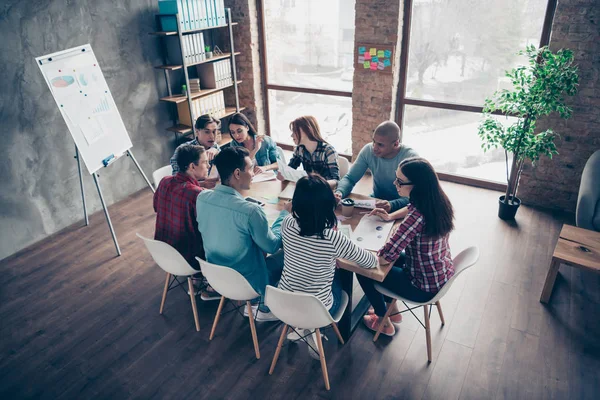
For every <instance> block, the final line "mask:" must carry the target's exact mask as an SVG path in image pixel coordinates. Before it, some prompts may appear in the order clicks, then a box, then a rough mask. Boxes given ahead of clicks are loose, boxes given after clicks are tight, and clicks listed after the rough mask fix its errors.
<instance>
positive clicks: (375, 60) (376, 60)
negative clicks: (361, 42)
mask: <svg viewBox="0 0 600 400" xmlns="http://www.w3.org/2000/svg"><path fill="white" fill-rule="evenodd" d="M371 61H372V62H375V63H376V62H379V58H377V57H371Z"/></svg>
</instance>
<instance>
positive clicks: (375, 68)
mask: <svg viewBox="0 0 600 400" xmlns="http://www.w3.org/2000/svg"><path fill="white" fill-rule="evenodd" d="M375 70H377V63H374V62H372V63H371V71H375Z"/></svg>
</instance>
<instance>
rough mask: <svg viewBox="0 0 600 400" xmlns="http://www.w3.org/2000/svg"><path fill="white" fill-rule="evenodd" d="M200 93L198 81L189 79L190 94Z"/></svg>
mask: <svg viewBox="0 0 600 400" xmlns="http://www.w3.org/2000/svg"><path fill="white" fill-rule="evenodd" d="M199 91H200V79H198V78H190V93H192V94H193V93H198V92H199Z"/></svg>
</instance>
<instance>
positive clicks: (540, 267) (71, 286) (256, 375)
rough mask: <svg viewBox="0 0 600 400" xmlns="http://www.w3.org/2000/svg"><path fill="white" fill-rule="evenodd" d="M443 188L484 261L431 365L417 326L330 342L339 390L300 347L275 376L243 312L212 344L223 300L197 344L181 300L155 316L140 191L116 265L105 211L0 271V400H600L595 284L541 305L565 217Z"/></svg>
mask: <svg viewBox="0 0 600 400" xmlns="http://www.w3.org/2000/svg"><path fill="white" fill-rule="evenodd" d="M444 186H445V188H446V190H447V192H448V194H449V196H450V198H451V200H452V202H453V204H454V207H455V209H456V217H457V218H456V227H457V229H456V231H455V233H453V235H452V238H451V244H452V249H453V253H454V254H457V253H458V251H460V250H461V249H463V248H465V247H467V246H469V245H478V246H479V247H480V249H481V258H480V260H479V263H478V264H477V265H476V266H475V268H473V269H471V270H470V271H468V272H466V273H465V274H464V275H463V277H462V278H460V279H459V280H457V282H456V285H455V286H453V287H452V289H451V290H450V292H449V293H448V295H447V296H446V297H445V298H444V299H443V301H442V306H443V310H444V314H445V317H446V322H447V323H446V326H444V327H443V328H441V327H440V322H439V318H438V316H437V313H436V312H435V311H434V312H433V314H432V315H433V318H432V340H433V362H432V363H431V364H429V365H428V364H427V358H426V350H425V334H424V331H423V329H422V328H421V327H420V325H418V323H417V322H416V321H415V320H414V319H413V318H412V317H411V316H410V315H405V322H404V323H403V324H402V326H401V328H400V329H399V332H398V333H397V334H396V336H395V337H394V338H393V339H390V338H387V337H382V338H380V339H379V341H378V342H377V343H376V344H374V343H373V342H372V340H371V339H372V334H371V333H370V332H368V331H367V330H366V329H365V328H364V327H363V326H361V327H359V328H358V329H357V331H356V332H355V334H354V336H353V337H352V338H351V340H350V341H349V342H348V343H346V344H345V345H343V346H342V345H339V344H338V343H337V342H336V341H335V337H334V335H333V334H332V333H331V332H328V336H329V337H330V340H329V341H328V342H326V343H325V352H326V357H327V364H328V367H329V376H330V380H331V387H332V389H331V391H330V392H327V391H326V390H325V388H324V384H323V381H322V377H321V370H320V365H319V362H318V361H316V360H313V359H311V358H310V357H309V356H308V354H307V351H306V347H305V346H304V345H290V346H287V347H285V348H284V349H283V351H282V353H281V356H280V358H279V363H278V365H277V368H276V370H275V373H274V374H273V375H272V376H269V375H268V369H269V364H270V361H271V358H272V356H273V353H274V351H275V347H276V344H277V339H278V336H279V329H280V325H278V324H275V323H260V324H258V337H259V341H260V350H261V356H262V358H261V359H260V360H256V359H255V358H254V352H253V347H252V340H251V336H250V330H249V325H248V322H247V320H243V319H242V318H240V317H239V316H237V315H234V314H228V315H226V316H225V317H224V318H222V320H221V323H220V326H219V329H218V330H217V334H216V337H215V339H214V340H213V341H212V342H209V341H208V336H209V332H210V324H211V322H212V319H213V317H214V313H215V310H216V307H217V302H210V303H205V302H201V301H200V300H199V301H198V306H199V313H200V324H201V331H200V332H196V331H195V329H194V323H193V318H192V313H191V308H190V303H189V299H188V298H187V297H186V296H185V295H184V293H183V292H181V291H179V290H178V291H174V292H171V293H170V294H169V297H168V298H167V303H166V308H165V313H164V315H162V316H161V315H159V314H158V309H159V304H160V296H161V291H162V285H163V283H164V275H163V273H162V271H161V270H160V269H159V268H158V267H157V266H156V265H155V264H154V263H153V261H152V260H151V258H150V256H149V254H148V253H147V251H146V250H145V248H144V247H143V244H142V242H141V241H140V240H139V239H138V238H137V237H136V236H135V233H136V232H140V233H141V234H143V235H146V236H152V234H153V231H154V213H153V212H152V202H151V193H150V191H149V190H144V191H142V192H139V193H138V194H136V195H134V196H132V197H130V198H129V199H127V200H125V201H123V202H121V203H119V204H116V205H114V206H112V207H110V212H111V215H112V217H113V223H114V226H115V229H116V232H117V234H118V237H119V240H120V244H121V249H122V251H123V255H122V256H121V257H115V251H114V247H113V243H112V240H111V239H110V235H109V232H108V228H107V225H106V223H105V221H104V215H103V214H102V213H97V214H95V215H94V216H92V217H91V219H90V226H89V227H81V226H74V227H71V228H69V229H67V230H65V231H63V232H61V233H59V234H57V235H54V236H53V237H51V238H49V239H47V240H45V241H43V242H41V243H38V244H37V245H35V246H32V247H31V248H29V249H27V250H25V251H22V252H21V253H20V254H17V255H16V256H13V257H10V258H9V259H6V260H4V261H2V262H0V271H1V272H2V273H1V274H0V288H1V289H0V321H2V322H1V325H0V332H1V336H0V350H1V353H0V357H1V358H0V398H2V399H19V398H43V399H90V398H111V399H124V398H140V399H141V398H143V399H148V398H177V399H186V398H210V399H220V398H232V399H238V398H240V399H245V398H265V399H266V398H284V397H285V398H287V399H291V398H302V399H305V398H338V399H350V398H357V399H359V398H374V399H395V398H405V399H421V398H423V399H459V398H460V399H493V398H498V399H520V398H522V399H542V398H548V399H549V398H554V399H597V398H600V344H599V340H598V339H600V318H599V317H600V307H599V305H600V276H598V275H593V274H592V275H590V274H587V273H583V272H581V271H578V270H573V269H571V268H569V267H566V266H562V267H561V270H560V276H559V278H558V279H557V284H556V287H555V291H554V295H553V296H552V298H551V303H550V305H549V306H543V305H542V304H540V303H539V301H538V300H539V296H540V293H541V290H542V286H543V282H544V278H545V274H546V271H547V268H548V266H549V262H550V258H551V254H552V250H553V247H554V244H555V243H556V240H557V237H558V233H559V230H560V227H561V225H562V223H563V221H568V220H569V219H568V217H566V216H561V215H551V214H549V213H546V212H541V211H538V210H534V209H531V208H528V207H521V209H520V210H519V213H518V215H517V222H516V223H512V224H511V223H506V222H503V221H501V220H499V219H498V218H497V217H496V211H497V198H498V195H499V194H498V193H496V192H492V191H486V190H483V189H475V188H470V187H466V186H461V185H456V184H450V183H445V184H444Z"/></svg>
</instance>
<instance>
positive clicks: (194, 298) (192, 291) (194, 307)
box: [187, 277, 200, 332]
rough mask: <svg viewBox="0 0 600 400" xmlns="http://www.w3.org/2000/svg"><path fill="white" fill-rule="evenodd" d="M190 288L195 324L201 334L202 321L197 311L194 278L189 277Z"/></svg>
mask: <svg viewBox="0 0 600 400" xmlns="http://www.w3.org/2000/svg"><path fill="white" fill-rule="evenodd" d="M187 280H188V288H189V289H190V301H191V302H192V312H193V313H194V322H195V323H196V331H197V332H200V321H198V310H197V309H196V291H195V290H194V284H193V283H192V278H190V277H188V278H187Z"/></svg>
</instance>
